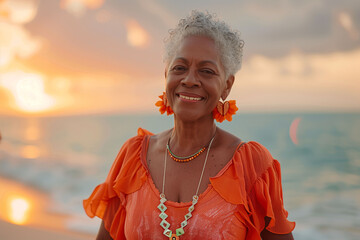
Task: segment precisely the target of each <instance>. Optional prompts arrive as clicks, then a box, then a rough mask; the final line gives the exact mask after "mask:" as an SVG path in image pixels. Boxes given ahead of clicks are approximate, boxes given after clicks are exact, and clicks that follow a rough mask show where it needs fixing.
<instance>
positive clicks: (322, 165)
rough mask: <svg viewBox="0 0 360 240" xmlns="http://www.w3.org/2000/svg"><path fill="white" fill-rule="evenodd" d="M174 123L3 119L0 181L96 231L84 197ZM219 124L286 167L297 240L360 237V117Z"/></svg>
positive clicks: (72, 224)
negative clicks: (131, 148) (135, 146)
mask: <svg viewBox="0 0 360 240" xmlns="http://www.w3.org/2000/svg"><path fill="white" fill-rule="evenodd" d="M172 124H173V120H172V117H166V116H158V115H84V116H64V117H42V118H21V117H9V116H0V132H1V135H2V138H3V139H2V141H1V142H0V177H2V178H8V179H11V180H14V181H17V182H19V183H22V184H24V185H26V186H30V187H33V188H36V189H39V190H41V191H43V192H46V193H47V194H48V195H49V196H50V199H51V200H52V204H51V205H50V209H47V211H51V212H56V213H59V214H68V215H70V216H71V218H70V219H69V220H68V221H67V226H66V227H67V228H68V229H70V230H75V231H82V232H88V233H96V232H97V230H98V225H99V223H100V221H99V220H93V219H89V218H87V216H86V215H85V213H84V211H83V209H82V199H84V198H87V197H88V196H89V195H90V193H91V192H92V190H93V189H94V187H95V186H96V185H98V184H100V183H101V182H103V181H104V180H105V178H106V175H107V172H108V171H109V169H110V167H111V164H112V162H113V160H114V158H115V156H116V154H117V152H118V151H119V149H120V147H121V146H122V144H123V143H124V141H126V139H128V138H130V137H132V136H134V135H136V133H137V128H138V127H142V128H145V129H147V130H149V131H151V132H153V133H158V132H161V131H163V130H165V129H168V128H171V127H172ZM218 126H220V127H222V128H223V129H225V130H227V131H230V132H231V133H233V134H235V135H237V136H238V137H240V138H242V140H244V141H258V142H260V143H261V144H263V145H264V146H265V147H267V148H268V149H269V150H270V152H271V153H272V155H273V157H274V158H276V159H278V160H279V161H280V163H281V166H282V181H283V193H284V202H285V207H286V209H287V210H288V211H289V219H290V220H293V221H296V223H297V226H296V228H295V230H294V237H295V239H297V240H313V239H314V240H322V239H324V240H325V239H327V240H332V239H334V240H335V239H336V240H338V239H349V240H355V239H356V240H357V239H360V114H359V113H346V114H345V113H331V114H330V113H329V114H315V113H294V114H289V113H282V114H275V113H266V114H265V113H264V114H239V115H237V116H235V117H234V120H233V121H232V122H231V123H221V124H218ZM291 126H292V127H291ZM289 129H292V130H289Z"/></svg>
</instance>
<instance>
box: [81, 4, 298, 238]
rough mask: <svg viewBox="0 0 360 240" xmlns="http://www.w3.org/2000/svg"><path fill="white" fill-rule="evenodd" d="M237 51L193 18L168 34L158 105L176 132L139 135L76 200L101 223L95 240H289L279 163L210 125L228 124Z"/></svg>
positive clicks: (231, 36)
mask: <svg viewBox="0 0 360 240" xmlns="http://www.w3.org/2000/svg"><path fill="white" fill-rule="evenodd" d="M243 45H244V44H243V41H242V40H241V39H240V36H239V33H238V32H236V31H233V30H231V29H230V27H229V26H228V25H227V24H225V23H224V22H222V21H220V20H218V19H216V18H215V17H214V16H213V15H210V14H207V13H202V12H198V11H193V12H192V13H191V15H190V16H189V17H188V18H186V19H182V20H180V22H179V24H178V26H177V27H176V28H175V29H173V30H171V31H170V37H169V39H168V40H167V42H166V51H167V52H166V54H165V78H166V87H165V89H166V92H165V93H164V94H163V95H162V96H161V99H162V101H160V102H157V103H156V105H157V106H159V107H160V112H161V113H165V112H166V113H167V114H168V115H169V114H174V127H173V128H172V129H169V130H165V131H164V132H161V133H159V134H155V135H154V134H152V133H150V132H148V131H147V130H144V129H141V128H140V129H139V130H138V135H137V136H136V137H133V138H131V139H129V140H128V141H127V142H126V143H125V144H124V145H123V147H122V148H121V150H120V152H119V154H118V156H117V157H116V159H115V162H114V163H113V166H112V168H111V170H110V172H109V175H108V177H107V179H106V181H105V182H104V183H102V184H100V185H99V186H97V187H96V188H95V190H94V191H93V193H92V194H91V196H90V197H89V198H88V199H86V200H84V208H85V210H86V213H87V214H88V215H89V216H90V217H94V216H98V217H100V218H102V219H103V222H102V224H101V226H100V230H99V234H98V237H97V239H98V240H99V239H104V240H105V239H166V238H167V239H171V240H177V239H179V238H181V239H208V240H211V239H213V240H218V239H226V240H232V239H233V240H235V239H236V240H260V239H266V240H273V239H284V240H291V239H293V237H292V234H291V232H292V230H293V229H294V227H295V223H293V222H290V221H288V220H287V215H288V213H287V211H286V210H285V209H284V206H283V196H282V186H281V171H280V164H279V162H278V161H277V160H275V159H273V157H272V156H271V154H270V153H269V151H268V150H267V149H266V148H265V147H264V146H262V145H261V144H259V143H257V142H244V141H242V140H241V139H240V138H238V137H236V136H234V135H232V134H231V133H229V132H226V131H224V130H222V129H221V128H219V127H217V126H216V124H215V121H214V120H217V121H219V122H221V121H222V120H224V119H227V120H229V121H231V115H233V114H235V112H236V110H237V108H236V106H235V101H234V100H233V101H226V99H227V97H228V95H229V93H230V91H231V88H232V86H233V84H234V81H235V77H234V76H235V73H236V72H237V71H238V70H239V69H240V65H241V56H242V48H243ZM214 113H216V114H214ZM218 115H220V116H221V118H220V117H218Z"/></svg>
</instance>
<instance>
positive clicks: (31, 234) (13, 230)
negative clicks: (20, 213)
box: [0, 220, 95, 240]
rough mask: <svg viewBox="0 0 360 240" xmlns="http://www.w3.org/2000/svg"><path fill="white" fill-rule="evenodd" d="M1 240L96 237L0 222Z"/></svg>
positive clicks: (77, 239)
mask: <svg viewBox="0 0 360 240" xmlns="http://www.w3.org/2000/svg"><path fill="white" fill-rule="evenodd" d="M0 239H4V240H18V239H26V240H64V239H66V240H93V239H95V236H94V235H87V234H81V233H77V232H71V231H68V230H64V231H59V230H52V229H46V228H41V227H33V226H27V225H16V224H12V223H9V222H5V221H3V220H0Z"/></svg>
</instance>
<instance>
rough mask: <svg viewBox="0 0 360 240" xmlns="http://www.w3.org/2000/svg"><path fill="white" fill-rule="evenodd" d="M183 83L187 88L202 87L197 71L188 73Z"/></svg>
mask: <svg viewBox="0 0 360 240" xmlns="http://www.w3.org/2000/svg"><path fill="white" fill-rule="evenodd" d="M181 83H182V84H183V85H184V86H186V87H193V86H200V81H199V79H198V76H197V75H196V72H195V71H188V74H187V75H186V76H185V77H184V79H183V80H182V81H181Z"/></svg>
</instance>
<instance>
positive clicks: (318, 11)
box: [0, 0, 360, 115]
mask: <svg viewBox="0 0 360 240" xmlns="http://www.w3.org/2000/svg"><path fill="white" fill-rule="evenodd" d="M192 9H199V10H208V11H209V12H214V13H216V14H217V15H218V16H219V17H220V18H222V19H224V20H225V21H226V22H228V23H229V24H230V25H231V26H232V27H233V28H235V29H238V30H239V31H240V32H241V33H242V38H243V39H244V40H245V50H244V59H243V65H242V69H241V70H240V71H239V73H238V74H237V75H236V82H235V86H234V87H233V90H232V93H231V95H230V99H235V100H237V102H238V107H239V109H240V111H241V112H279V111H280V112H299V111H302V112H307V111H311V112H337V111H340V112H353V111H357V112H358V111H360V94H359V93H360V82H359V81H360V14H359V13H360V2H359V1H358V0H351V1H350V0H344V1H333V0H317V1H312V0H306V1H296V0H282V1H280V0H275V1H266V0H245V1H236V0H233V1H230V0H227V1H221V2H220V1H209V0H201V1H167V0H146V1H145V0H136V1H122V0H0V114H16V115H19V114H41V115H64V114H85V113H156V112H157V109H156V108H155V106H154V103H155V102H156V101H157V96H158V95H160V94H161V93H162V91H163V89H164V84H165V79H164V65H163V62H162V53H163V48H162V47H163V39H164V37H166V34H167V31H168V29H169V28H172V27H174V26H175V24H176V23H177V21H178V20H179V19H180V18H182V17H184V16H186V15H187V14H188V13H189V12H190V11H191V10H192Z"/></svg>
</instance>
